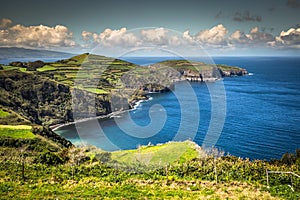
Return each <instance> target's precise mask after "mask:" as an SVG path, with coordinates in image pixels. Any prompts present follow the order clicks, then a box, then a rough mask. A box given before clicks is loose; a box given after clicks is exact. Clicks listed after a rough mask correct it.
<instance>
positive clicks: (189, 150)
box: [112, 141, 199, 165]
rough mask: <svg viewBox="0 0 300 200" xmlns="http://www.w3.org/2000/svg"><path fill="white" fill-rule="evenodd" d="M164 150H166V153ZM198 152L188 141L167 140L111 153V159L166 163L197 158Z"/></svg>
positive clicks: (154, 163) (130, 161)
mask: <svg viewBox="0 0 300 200" xmlns="http://www.w3.org/2000/svg"><path fill="white" fill-rule="evenodd" d="M165 152H168V153H167V154H166V153H165ZM198 156H199V153H198V152H197V150H196V149H195V144H194V143H192V142H190V141H185V142H169V143H167V144H163V145H156V146H141V147H140V148H139V149H135V150H123V151H116V152H113V153H112V159H114V160H118V161H119V162H123V163H137V162H139V163H144V164H150V165H166V164H169V163H173V162H175V161H187V160H192V159H193V158H197V157H198Z"/></svg>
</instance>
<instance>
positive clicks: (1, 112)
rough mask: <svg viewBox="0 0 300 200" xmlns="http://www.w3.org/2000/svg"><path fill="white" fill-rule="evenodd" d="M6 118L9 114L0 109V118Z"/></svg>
mask: <svg viewBox="0 0 300 200" xmlns="http://www.w3.org/2000/svg"><path fill="white" fill-rule="evenodd" d="M7 116H9V112H6V111H4V110H2V109H0V118H4V117H7Z"/></svg>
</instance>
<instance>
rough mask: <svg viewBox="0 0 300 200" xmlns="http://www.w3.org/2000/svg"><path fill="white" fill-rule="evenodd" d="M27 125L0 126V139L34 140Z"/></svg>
mask: <svg viewBox="0 0 300 200" xmlns="http://www.w3.org/2000/svg"><path fill="white" fill-rule="evenodd" d="M31 129H32V127H31V126H28V125H0V137H1V136H2V137H12V138H31V139H32V138H35V135H34V134H33V133H32V132H31Z"/></svg>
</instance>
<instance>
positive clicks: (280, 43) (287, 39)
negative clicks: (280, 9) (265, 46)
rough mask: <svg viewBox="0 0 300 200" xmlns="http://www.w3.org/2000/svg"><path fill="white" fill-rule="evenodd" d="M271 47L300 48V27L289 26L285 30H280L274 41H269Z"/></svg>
mask: <svg viewBox="0 0 300 200" xmlns="http://www.w3.org/2000/svg"><path fill="white" fill-rule="evenodd" d="M269 44H270V45H271V46H272V47H279V48H298V49H300V28H290V29H289V30H287V31H281V33H280V34H279V36H277V37H276V38H275V41H272V42H269Z"/></svg>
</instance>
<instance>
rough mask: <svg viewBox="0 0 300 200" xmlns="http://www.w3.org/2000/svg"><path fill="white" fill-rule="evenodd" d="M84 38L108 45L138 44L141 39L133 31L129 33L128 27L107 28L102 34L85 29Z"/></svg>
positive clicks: (82, 34)
mask: <svg viewBox="0 0 300 200" xmlns="http://www.w3.org/2000/svg"><path fill="white" fill-rule="evenodd" d="M81 36H82V39H83V40H84V41H86V42H92V43H94V44H101V45H103V46H107V47H113V46H138V45H139V44H140V41H139V39H138V38H137V37H136V36H135V35H134V34H132V33H129V32H128V31H127V29H126V28H121V29H116V30H112V29H109V28H107V29H105V30H104V31H103V32H101V33H100V34H97V33H92V32H88V31H83V32H82V33H81Z"/></svg>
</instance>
